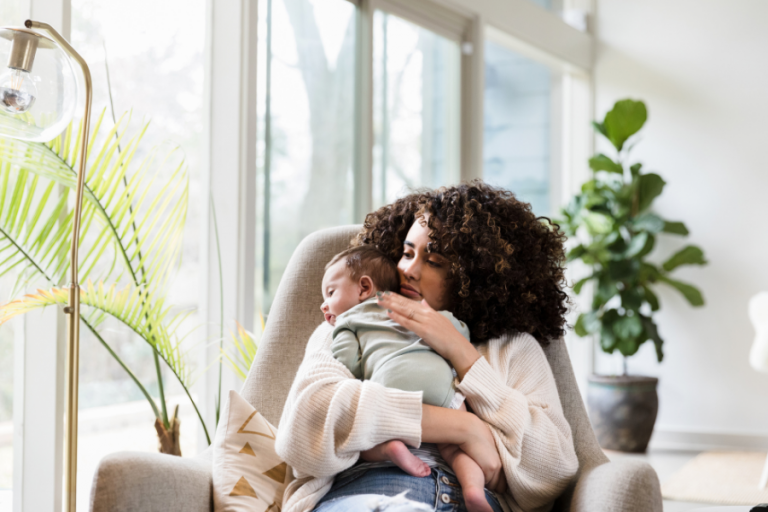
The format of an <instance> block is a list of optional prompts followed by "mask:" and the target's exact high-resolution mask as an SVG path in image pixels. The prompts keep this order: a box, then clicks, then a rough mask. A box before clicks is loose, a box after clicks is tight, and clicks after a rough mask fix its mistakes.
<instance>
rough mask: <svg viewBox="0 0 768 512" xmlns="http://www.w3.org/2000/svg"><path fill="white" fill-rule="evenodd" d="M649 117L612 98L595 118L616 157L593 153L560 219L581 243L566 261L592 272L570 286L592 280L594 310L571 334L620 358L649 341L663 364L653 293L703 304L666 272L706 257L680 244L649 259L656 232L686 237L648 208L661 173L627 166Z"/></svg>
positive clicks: (637, 104)
mask: <svg viewBox="0 0 768 512" xmlns="http://www.w3.org/2000/svg"><path fill="white" fill-rule="evenodd" d="M647 117H648V113H647V110H646V107H645V104H644V103H643V102H642V101H633V100H630V99H626V100H621V101H618V102H616V104H615V105H614V106H613V109H612V110H611V111H610V112H608V113H607V114H606V115H605V119H604V120H603V122H602V123H598V122H594V123H593V125H594V128H595V130H596V131H597V132H598V133H599V134H600V135H602V136H604V137H605V138H606V139H608V140H609V141H610V142H611V144H612V145H613V147H614V148H615V150H616V154H615V156H614V157H613V158H612V157H610V156H607V155H605V154H602V153H600V154H596V155H595V156H593V157H592V158H590V160H589V166H590V167H591V168H592V171H593V177H592V179H590V180H589V181H587V182H586V183H584V184H583V185H582V187H581V194H579V195H577V196H575V197H574V198H573V199H572V200H571V201H570V203H569V204H568V206H566V207H565V208H564V209H563V210H562V215H563V216H564V219H562V220H560V221H559V222H560V225H561V226H562V227H563V229H564V231H565V232H566V234H567V235H568V236H569V237H578V238H579V240H586V241H584V242H583V243H580V244H579V245H577V246H575V247H573V248H572V249H571V250H570V251H568V256H567V259H568V261H569V262H570V261H574V260H581V261H582V262H584V263H585V264H586V265H588V266H589V267H591V273H590V274H589V275H588V276H587V277H585V278H583V279H581V280H579V281H577V282H576V283H575V284H574V287H573V289H574V292H575V293H576V294H580V293H581V291H582V289H583V288H584V285H585V284H587V283H592V284H593V285H594V286H593V292H594V293H593V299H592V308H591V311H588V312H586V313H582V314H581V315H579V318H578V320H577V321H576V325H575V331H576V334H578V335H579V336H588V335H596V336H598V337H599V339H600V347H601V348H602V350H603V351H605V352H607V353H613V352H614V351H616V350H618V351H619V352H620V353H621V354H622V355H623V356H625V357H627V356H631V355H634V354H635V353H637V351H638V349H639V348H640V346H641V345H642V344H643V343H645V342H646V341H652V342H653V344H654V346H655V348H656V357H657V358H658V360H659V362H661V361H662V359H663V357H664V352H663V350H662V346H663V343H664V341H663V340H662V338H661V336H660V335H659V331H658V328H657V326H656V323H655V322H654V320H653V314H654V313H655V312H656V311H658V310H659V308H660V303H659V299H658V297H657V295H656V293H655V291H654V290H655V288H656V286H657V285H659V284H662V285H666V286H670V287H672V288H674V289H675V290H677V291H679V292H680V293H681V294H682V295H683V297H685V299H686V300H687V301H688V302H689V303H690V304H691V305H692V306H702V305H704V298H703V296H702V294H701V292H700V291H699V289H698V288H696V287H695V286H693V285H691V284H688V283H684V282H682V281H679V280H677V279H674V278H672V276H671V274H672V273H673V271H674V270H675V269H676V268H678V267H680V266H682V265H705V264H706V263H707V262H706V260H705V258H704V253H703V251H702V250H701V249H700V248H699V247H697V246H695V245H688V246H686V247H684V248H682V249H681V250H679V251H677V252H676V253H675V254H673V255H672V256H670V257H669V258H668V259H667V260H666V261H665V262H664V263H662V264H661V265H657V264H654V263H652V262H650V261H647V257H648V255H649V254H650V253H651V251H652V250H653V248H654V245H655V243H656V237H657V236H659V235H662V234H665V233H666V234H670V235H675V236H687V235H688V229H687V228H686V227H685V224H683V223H682V222H679V221H668V220H665V219H662V218H661V217H660V216H659V215H657V214H655V213H653V212H652V211H651V207H652V205H653V201H654V200H655V199H656V198H657V197H658V196H659V195H661V193H662V191H663V190H664V186H665V185H666V182H665V181H664V180H663V179H662V178H661V176H659V175H658V174H655V173H650V172H649V173H643V172H642V164H641V163H639V162H636V163H632V164H630V163H629V152H630V150H631V148H632V146H627V141H628V140H630V138H631V137H632V136H633V135H635V134H636V133H637V132H638V131H640V129H641V128H642V127H643V125H644V124H645V121H646V119H647Z"/></svg>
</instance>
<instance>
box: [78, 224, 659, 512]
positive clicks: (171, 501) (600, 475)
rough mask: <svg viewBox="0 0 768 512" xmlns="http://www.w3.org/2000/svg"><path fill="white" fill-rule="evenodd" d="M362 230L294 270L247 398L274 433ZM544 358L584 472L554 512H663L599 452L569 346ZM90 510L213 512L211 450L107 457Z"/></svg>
mask: <svg viewBox="0 0 768 512" xmlns="http://www.w3.org/2000/svg"><path fill="white" fill-rule="evenodd" d="M358 229H359V226H343V227H338V228H331V229H325V230H322V231H318V232H316V233H313V234H311V235H310V236H308V237H307V238H305V239H304V240H303V241H302V242H301V244H300V245H299V247H297V248H296V251H295V252H294V254H293V256H292V257H291V260H290V262H289V263H288V267H287V269H286V271H285V274H284V276H283V279H282V281H281V283H280V286H279V288H278V290H277V294H276V297H275V301H274V303H273V305H272V310H271V311H270V315H269V320H268V322H267V326H266V329H265V331H264V334H263V336H262V340H261V344H260V345H259V350H258V353H257V356H256V360H255V361H254V363H253V366H252V367H251V371H250V373H249V374H248V378H247V380H246V381H245V383H244V384H243V387H242V389H241V391H240V393H241V395H242V396H243V398H245V399H246V400H247V401H248V402H250V403H251V404H252V405H253V406H254V407H255V408H256V409H257V410H259V411H260V412H261V413H262V414H263V415H264V417H265V418H267V420H269V421H270V422H271V423H272V424H274V425H277V424H278V421H279V420H280V415H281V413H282V409H283V404H284V403H285V399H286V397H287V396H288V391H289V389H290V387H291V383H292V382H293V378H294V376H295V375H296V371H297V370H298V367H299V364H300V363H301V360H302V358H303V356H304V347H305V344H306V342H307V340H308V339H309V336H310V335H311V334H312V331H313V330H314V328H315V327H316V326H317V325H318V324H319V323H320V322H322V320H323V316H322V314H321V312H320V307H319V305H320V303H321V302H322V298H321V295H320V282H321V280H322V277H323V269H324V266H325V264H326V262H328V261H329V260H330V259H331V257H332V256H333V255H334V254H336V253H338V252H340V251H342V250H343V249H345V248H346V247H347V244H348V243H349V240H350V239H351V238H352V237H353V236H354V234H355V233H356V232H357V231H358ZM545 352H546V354H547V358H548V359H549V363H550V366H551V367H552V370H553V373H554V375H555V380H556V381H557V388H558V392H559V394H560V400H561V402H562V405H563V410H564V412H565V417H566V418H567V420H568V422H569V423H570V425H571V429H572V431H573V438H574V443H575V446H576V453H577V455H578V458H579V465H580V469H579V474H578V477H577V478H576V479H575V480H574V482H573V484H572V485H571V486H570V488H569V489H568V490H566V492H565V493H563V495H562V496H561V497H560V498H559V499H558V500H557V502H556V504H555V507H554V509H553V510H556V511H562V512H568V511H572V512H603V511H605V512H619V511H624V512H661V510H662V501H661V490H660V486H659V480H658V477H657V476H656V473H655V471H654V470H653V469H652V468H651V467H650V466H649V465H648V464H646V463H644V462H638V461H629V460H626V461H618V462H609V461H608V459H607V458H606V457H605V455H604V454H603V452H602V450H601V449H600V447H599V446H598V444H597V440H596V438H595V435H594V433H593V431H592V427H591V426H590V424H589V420H588V418H587V413H586V409H585V408H584V403H583V401H582V399H581V395H580V394H579V390H578V387H577V385H576V379H575V377H574V375H573V369H572V368H571V363H570V359H569V358H568V353H567V351H566V348H565V344H564V343H563V341H562V340H557V341H554V342H553V343H551V344H550V345H549V347H548V348H547V349H546V350H545ZM278 428H279V425H278ZM91 510H92V511H94V512H102V511H133V510H142V511H154V510H157V511H163V512H171V511H185V512H192V511H194V512H197V511H200V512H211V511H212V510H213V504H212V491H211V450H210V448H209V449H208V450H206V451H204V452H203V453H202V454H200V455H198V456H197V457H193V458H181V457H175V456H171V455H162V454H149V453H128V452H123V453H115V454H112V455H109V456H107V457H105V458H104V459H103V460H102V461H101V463H100V465H99V468H98V469H97V471H96V474H95V476H94V483H93V489H92V493H91Z"/></svg>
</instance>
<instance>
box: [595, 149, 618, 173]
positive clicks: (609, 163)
mask: <svg viewBox="0 0 768 512" xmlns="http://www.w3.org/2000/svg"><path fill="white" fill-rule="evenodd" d="M589 166H590V167H591V168H592V170H593V171H607V172H613V173H616V174H624V169H623V168H622V167H621V165H620V164H617V163H616V162H614V161H613V160H611V159H610V158H608V157H607V156H605V155H604V154H602V153H600V154H599V155H595V156H593V157H592V158H590V159H589Z"/></svg>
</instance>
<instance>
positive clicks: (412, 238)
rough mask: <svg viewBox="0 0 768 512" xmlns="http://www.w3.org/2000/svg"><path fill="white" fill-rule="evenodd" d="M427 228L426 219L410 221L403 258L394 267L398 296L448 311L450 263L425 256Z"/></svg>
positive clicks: (432, 254)
mask: <svg viewBox="0 0 768 512" xmlns="http://www.w3.org/2000/svg"><path fill="white" fill-rule="evenodd" d="M429 241H430V240H429V228H428V227H427V220H426V217H418V218H417V219H416V221H414V223H413V225H412V226H411V229H410V230H409V231H408V234H407V235H406V236H405V242H403V256H402V257H401V258H400V261H399V262H398V264H397V270H398V272H399V273H400V294H401V295H403V296H405V297H408V298H409V299H413V300H419V301H420V300H422V299H426V301H427V304H429V305H430V307H432V309H435V310H438V311H439V310H444V309H447V308H448V305H449V301H448V297H447V293H446V292H447V289H448V286H447V278H448V271H449V266H450V262H449V261H448V259H447V258H445V257H443V256H441V255H439V254H436V253H428V252H427V244H428V243H429Z"/></svg>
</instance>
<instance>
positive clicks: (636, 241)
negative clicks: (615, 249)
mask: <svg viewBox="0 0 768 512" xmlns="http://www.w3.org/2000/svg"><path fill="white" fill-rule="evenodd" d="M649 236H650V235H649V234H648V233H646V232H645V231H643V232H642V233H640V234H638V235H636V236H634V237H632V240H630V242H629V245H628V246H627V250H626V251H624V257H625V258H634V257H635V256H637V255H638V254H640V251H642V250H643V249H644V248H645V244H646V243H648V237H649Z"/></svg>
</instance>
